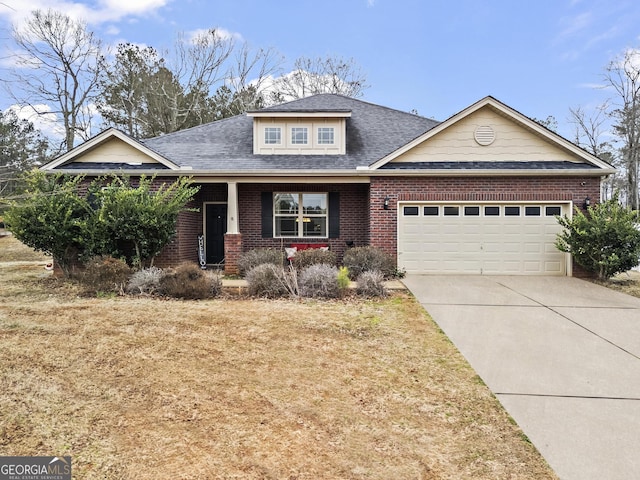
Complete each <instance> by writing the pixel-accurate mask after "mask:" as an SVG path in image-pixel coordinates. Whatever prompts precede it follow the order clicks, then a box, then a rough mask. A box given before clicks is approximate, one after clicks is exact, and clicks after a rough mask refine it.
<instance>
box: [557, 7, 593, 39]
mask: <svg viewBox="0 0 640 480" xmlns="http://www.w3.org/2000/svg"><path fill="white" fill-rule="evenodd" d="M561 23H562V26H563V29H562V31H561V32H560V33H559V34H558V39H563V38H567V37H572V36H574V35H576V34H578V33H580V32H582V31H584V30H585V29H587V28H589V27H590V26H591V24H592V23H593V14H592V13H591V12H584V13H581V14H579V15H576V16H574V17H564V18H563V19H562V20H561Z"/></svg>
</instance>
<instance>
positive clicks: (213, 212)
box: [205, 203, 227, 264]
mask: <svg viewBox="0 0 640 480" xmlns="http://www.w3.org/2000/svg"><path fill="white" fill-rule="evenodd" d="M205 215H206V217H205V219H206V227H207V231H206V233H205V247H206V252H207V263H208V264H211V263H222V262H223V261H224V234H225V233H226V232H227V205H226V204H224V203H207V204H206V205H205Z"/></svg>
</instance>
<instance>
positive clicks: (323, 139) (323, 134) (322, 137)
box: [318, 127, 335, 145]
mask: <svg viewBox="0 0 640 480" xmlns="http://www.w3.org/2000/svg"><path fill="white" fill-rule="evenodd" d="M334 143H335V140H334V134H333V127H319V128H318V145H333V144H334Z"/></svg>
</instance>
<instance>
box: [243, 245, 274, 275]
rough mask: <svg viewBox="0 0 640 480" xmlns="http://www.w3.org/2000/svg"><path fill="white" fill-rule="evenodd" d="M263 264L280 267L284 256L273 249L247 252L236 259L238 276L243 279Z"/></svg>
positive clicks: (258, 249) (257, 249)
mask: <svg viewBox="0 0 640 480" xmlns="http://www.w3.org/2000/svg"><path fill="white" fill-rule="evenodd" d="M265 263H269V264H271V265H276V266H278V267H282V265H283V264H284V255H283V254H282V252H281V251H280V250H276V249H275V248H256V249H254V250H249V251H248V252H244V253H243V254H242V255H240V258H239V259H238V270H239V271H240V275H242V276H243V277H244V276H246V275H247V273H248V272H249V271H251V270H252V269H254V268H256V267H257V266H259V265H263V264H265Z"/></svg>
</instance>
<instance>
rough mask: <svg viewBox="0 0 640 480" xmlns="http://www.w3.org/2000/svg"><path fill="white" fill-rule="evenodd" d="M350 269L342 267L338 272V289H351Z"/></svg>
mask: <svg viewBox="0 0 640 480" xmlns="http://www.w3.org/2000/svg"><path fill="white" fill-rule="evenodd" d="M349 283H351V282H350V280H349V269H348V268H347V267H340V269H339V270H338V288H339V289H340V290H344V289H346V288H349Z"/></svg>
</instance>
